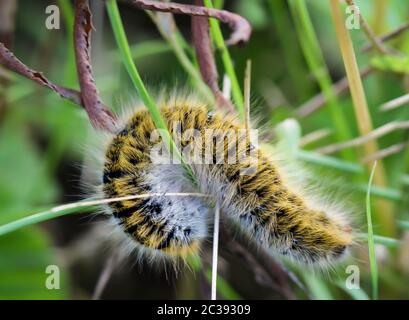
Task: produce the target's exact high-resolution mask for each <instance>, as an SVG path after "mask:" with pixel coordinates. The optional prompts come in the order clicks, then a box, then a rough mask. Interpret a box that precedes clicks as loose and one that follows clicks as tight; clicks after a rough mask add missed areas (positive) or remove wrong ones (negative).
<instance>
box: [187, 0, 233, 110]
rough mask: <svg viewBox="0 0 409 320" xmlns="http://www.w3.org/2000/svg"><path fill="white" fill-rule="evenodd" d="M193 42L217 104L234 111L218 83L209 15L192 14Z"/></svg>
mask: <svg viewBox="0 0 409 320" xmlns="http://www.w3.org/2000/svg"><path fill="white" fill-rule="evenodd" d="M195 4H196V5H197V6H203V0H195ZM192 43H193V46H194V47H195V51H196V56H197V61H198V63H199V68H200V73H201V75H202V78H203V81H204V82H205V83H206V84H207V85H208V86H209V88H210V89H211V90H212V92H213V94H214V96H215V98H216V104H217V106H219V107H224V108H226V109H227V110H228V111H229V112H234V106H233V105H232V104H231V102H230V101H229V100H227V99H226V98H225V97H224V96H223V93H222V92H221V91H220V88H219V85H218V78H219V75H218V73H217V68H216V62H215V60H214V55H213V51H212V46H211V39H210V34H209V19H208V18H207V17H198V16H192Z"/></svg>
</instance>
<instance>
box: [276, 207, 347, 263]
mask: <svg viewBox="0 0 409 320" xmlns="http://www.w3.org/2000/svg"><path fill="white" fill-rule="evenodd" d="M300 209H301V210H303V212H302V211H300ZM284 211H285V212H286V214H285V216H282V217H280V216H279V217H278V218H277V233H278V234H280V235H281V241H280V242H281V246H280V247H279V251H280V253H281V254H283V255H288V256H289V257H290V258H292V259H293V260H296V261H298V262H301V263H303V264H311V265H318V266H326V265H328V264H331V263H334V262H336V261H338V260H340V259H341V258H342V257H344V256H345V255H346V253H347V251H348V248H349V247H350V246H351V245H352V243H353V235H352V229H351V227H349V226H348V225H347V224H346V223H344V222H343V221H337V219H335V218H333V217H330V216H329V215H327V214H326V213H324V212H322V211H314V210H310V209H306V208H305V207H304V208H299V207H298V208H297V207H294V206H292V207H291V206H290V207H288V208H286V210H284ZM284 211H283V212H284ZM300 213H301V214H300Z"/></svg>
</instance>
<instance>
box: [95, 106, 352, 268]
mask: <svg viewBox="0 0 409 320" xmlns="http://www.w3.org/2000/svg"><path fill="white" fill-rule="evenodd" d="M160 105H161V111H162V116H163V117H164V119H165V122H166V124H167V126H168V128H169V130H170V132H171V134H173V135H174V136H175V131H176V130H177V129H176V128H179V130H180V132H181V134H182V136H183V135H184V134H185V133H187V132H189V130H192V131H193V132H195V133H196V135H195V134H188V135H187V137H185V139H181V141H179V142H180V144H181V146H182V147H186V146H190V147H191V149H190V153H187V157H192V154H195V157H196V158H195V157H192V159H190V160H192V161H190V166H191V168H192V170H193V173H194V176H195V177H196V178H197V183H198V185H196V186H195V185H194V184H193V183H192V182H191V181H190V180H189V179H188V178H187V177H186V175H185V172H184V170H183V168H182V166H181V165H180V164H172V163H158V161H157V160H161V159H158V158H161V157H164V158H168V157H169V154H166V153H164V154H162V155H155V156H154V157H152V150H153V149H154V147H155V143H157V141H156V140H155V139H154V140H155V141H153V140H152V133H153V132H154V131H155V126H154V123H153V121H152V119H151V117H150V115H149V113H148V111H147V110H143V109H139V110H136V111H134V113H133V114H131V115H130V116H128V117H126V119H124V123H123V124H122V125H118V128H117V132H116V134H114V135H113V136H112V137H110V139H109V143H108V145H107V147H106V148H105V149H104V150H103V152H104V163H103V169H102V170H101V171H102V172H100V173H99V179H100V183H101V191H102V194H103V196H104V197H105V198H114V197H124V196H131V195H136V194H147V193H148V194H149V193H155V194H158V193H159V194H163V195H162V196H154V197H147V198H138V199H132V200H126V201H118V202H113V203H111V204H110V205H109V206H108V207H107V208H106V211H108V213H109V214H110V215H112V216H113V217H114V221H115V223H116V224H117V225H118V226H119V228H120V230H121V232H122V233H124V234H126V237H127V239H130V240H131V241H130V242H131V243H133V245H134V246H135V247H138V248H140V249H142V250H143V252H147V253H149V254H151V255H161V256H165V257H175V256H181V257H185V256H187V255H189V254H196V253H198V252H199V250H200V246H201V243H202V242H203V241H204V240H205V239H206V238H207V237H208V229H209V217H210V214H211V211H210V209H209V204H208V203H207V202H206V201H205V199H204V198H198V197H193V196H186V197H172V196H168V195H165V193H191V192H197V191H198V189H199V190H200V192H202V193H204V194H208V195H210V196H212V198H213V199H214V200H215V201H217V202H218V203H219V205H220V207H221V210H222V213H223V216H224V217H226V218H227V219H228V220H229V221H233V222H234V223H235V224H237V225H239V226H240V229H241V230H243V231H244V232H245V233H246V234H247V235H249V236H250V237H251V238H252V239H254V240H255V242H256V243H257V244H260V245H261V246H263V247H264V248H266V249H268V250H269V251H271V252H273V253H279V254H283V255H288V256H289V257H291V258H293V259H295V260H297V261H299V262H301V263H306V264H314V265H325V264H327V263H330V262H332V261H335V260H337V259H338V258H340V257H341V256H343V254H344V253H345V252H346V249H347V248H348V247H349V246H350V245H351V243H352V241H353V236H352V232H351V229H350V227H349V226H348V224H347V222H346V221H345V220H344V218H343V217H342V215H339V214H337V212H336V211H337V210H335V209H332V208H331V207H328V208H325V207H320V206H319V205H316V204H314V203H312V202H309V201H308V199H306V197H305V195H303V194H302V192H301V193H300V192H299V191H298V190H297V188H296V187H294V186H291V185H289V184H288V183H287V181H286V179H285V178H284V177H283V175H282V172H281V169H280V168H279V166H278V164H277V163H276V161H273V160H272V159H270V157H268V156H267V155H266V154H264V152H263V151H262V150H260V149H259V148H258V147H254V146H253V145H252V144H251V143H250V142H249V141H248V140H247V139H246V137H245V138H244V139H243V138H238V139H236V142H235V143H234V144H233V145H228V143H227V140H228V138H229V137H230V135H234V134H235V133H237V132H238V131H239V130H242V129H243V127H242V125H241V124H240V123H239V122H238V121H236V120H235V119H234V118H233V117H230V116H226V115H224V114H222V113H217V112H210V111H209V110H208V108H207V107H206V105H204V104H202V103H200V102H198V101H196V100H195V99H193V98H179V99H175V100H172V101H171V100H166V101H162V102H160ZM175 123H177V124H178V126H175V125H174V124H175ZM209 130H210V131H211V132H217V134H216V135H215V136H216V138H220V139H221V140H222V143H221V144H220V143H219V144H218V145H216V142H214V141H213V140H211V141H212V143H211V147H210V148H208V147H206V148H205V147H204V146H203V143H202V142H203V139H202V138H204V137H205V136H206V135H207V132H208V131H209ZM226 132H229V133H228V134H225V133H226ZM192 146H193V147H192ZM232 146H234V147H235V149H234V148H233V149H234V150H235V155H236V156H235V160H238V158H240V156H241V155H244V154H248V153H249V152H250V151H253V156H252V157H247V158H246V157H242V158H243V159H245V161H244V162H242V161H236V162H233V163H230V162H226V158H227V153H228V150H230V149H231V147H232ZM229 148H230V149H229ZM197 151H199V152H197ZM220 151H221V154H222V157H221V158H222V161H221V162H220V161H218V159H216V154H220ZM197 154H199V156H200V157H201V158H200V159H202V160H203V157H207V160H208V158H210V160H211V161H210V163H209V162H205V163H203V162H200V161H199V163H198V161H197V160H198V159H197ZM162 160H163V159H162ZM219 160H220V159H219ZM159 162H160V161H159ZM251 163H252V164H253V167H252V168H253V169H254V170H253V172H250V173H246V174H242V173H243V171H244V172H245V171H246V170H247V169H248V167H251V165H250V164H251ZM254 164H255V166H254ZM246 168H247V169H246Z"/></svg>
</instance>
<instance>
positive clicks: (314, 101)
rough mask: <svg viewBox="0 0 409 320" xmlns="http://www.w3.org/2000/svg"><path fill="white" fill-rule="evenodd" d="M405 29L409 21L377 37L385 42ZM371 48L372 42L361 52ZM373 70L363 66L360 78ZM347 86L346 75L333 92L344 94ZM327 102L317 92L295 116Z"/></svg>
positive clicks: (309, 112) (316, 108)
mask: <svg viewBox="0 0 409 320" xmlns="http://www.w3.org/2000/svg"><path fill="white" fill-rule="evenodd" d="M406 30H409V23H407V24H404V25H402V26H400V27H399V28H397V29H396V30H393V31H391V32H389V33H387V34H385V35H383V36H381V37H379V38H378V39H379V40H380V41H382V42H386V41H389V40H392V39H394V38H396V37H398V36H399V35H401V34H402V33H403V32H405V31H406ZM371 49H372V43H369V44H367V45H366V46H364V47H363V48H362V52H368V51H369V50H371ZM373 71H375V69H374V68H372V67H365V68H363V69H361V70H360V75H361V78H362V79H364V78H366V77H367V76H369V75H370V74H371V73H372V72H373ZM348 88H349V83H348V79H347V78H346V77H344V78H342V79H341V80H339V81H338V82H337V83H335V84H334V93H335V94H336V95H341V94H344V93H346V92H347V91H348ZM326 103H327V98H326V96H325V95H324V94H323V93H322V92H321V93H319V94H317V95H316V96H314V97H312V98H311V99H310V100H308V101H307V102H305V103H304V104H302V105H301V106H300V107H299V108H298V109H297V111H296V116H297V117H299V118H304V117H307V116H309V115H310V114H312V113H313V112H315V111H317V110H318V109H319V108H321V107H322V106H324V105H325V104H326Z"/></svg>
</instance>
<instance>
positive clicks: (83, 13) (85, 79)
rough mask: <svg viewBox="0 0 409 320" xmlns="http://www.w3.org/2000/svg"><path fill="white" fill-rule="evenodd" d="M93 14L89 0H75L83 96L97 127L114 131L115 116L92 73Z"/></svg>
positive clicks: (86, 107) (78, 61)
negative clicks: (104, 103) (108, 107)
mask: <svg viewBox="0 0 409 320" xmlns="http://www.w3.org/2000/svg"><path fill="white" fill-rule="evenodd" d="M92 29H93V26H92V14H91V11H90V8H89V1H88V0H76V1H75V21H74V43H75V45H74V48H75V58H76V65H77V73H78V79H79V83H80V87H81V98H82V101H83V103H84V107H85V110H86V111H87V113H88V116H89V118H90V121H91V123H92V125H93V126H94V127H95V128H98V129H105V130H109V131H113V129H114V127H115V117H114V115H113V114H112V113H111V112H109V111H108V109H107V108H106V107H105V106H104V105H103V103H102V102H101V99H100V97H99V94H98V89H97V86H96V84H95V80H94V77H93V75H92V67H91V62H90V60H91V57H90V47H91V31H92Z"/></svg>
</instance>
